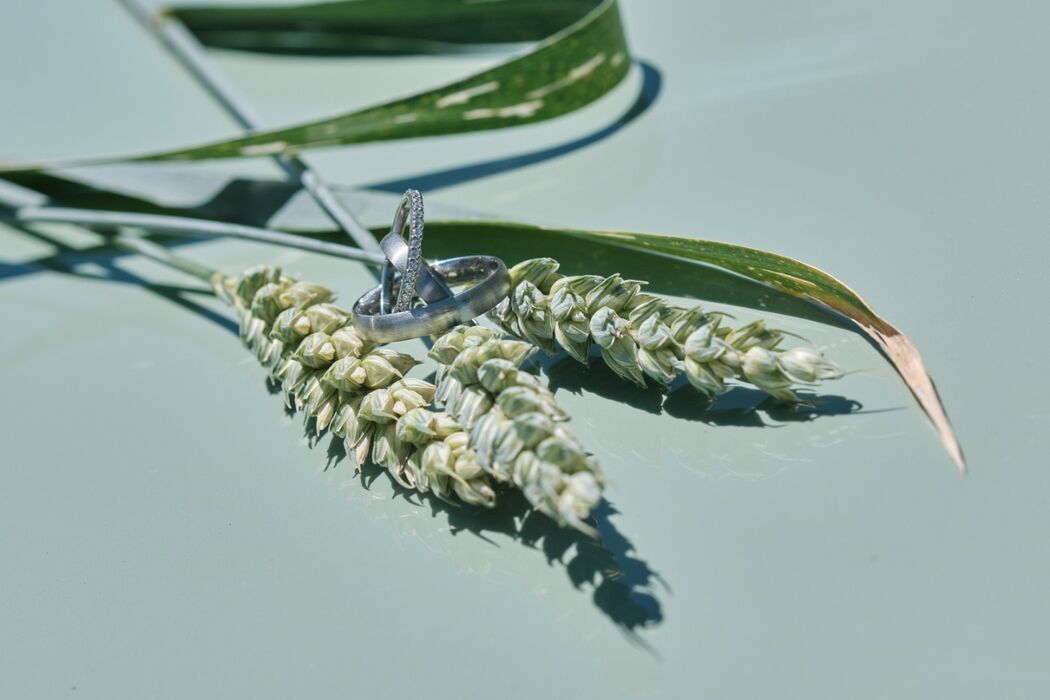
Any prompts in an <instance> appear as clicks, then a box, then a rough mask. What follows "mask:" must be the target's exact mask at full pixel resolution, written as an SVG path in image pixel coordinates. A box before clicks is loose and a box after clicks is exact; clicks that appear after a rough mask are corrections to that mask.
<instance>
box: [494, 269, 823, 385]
mask: <svg viewBox="0 0 1050 700" xmlns="http://www.w3.org/2000/svg"><path fill="white" fill-rule="evenodd" d="M558 268H559V264H558V262H557V261H556V260H552V259H551V258H534V259H531V260H525V261H523V262H521V263H518V264H517V265H515V266H513V267H512V268H510V278H511V293H510V295H509V296H508V297H507V299H505V300H504V301H503V302H502V303H500V304H499V305H498V306H497V307H496V308H495V309H493V310H492V311H491V312H490V313H489V317H490V318H491V319H492V320H493V321H494V322H496V323H498V324H499V325H500V326H501V327H502V328H504V329H506V330H507V331H509V332H510V333H513V334H514V335H517V336H518V337H520V338H524V339H526V340H528V341H530V342H532V343H535V344H536V345H538V346H539V347H541V348H543V349H545V350H546V351H548V352H554V351H556V350H557V349H558V348H561V349H563V350H565V352H567V353H568V354H569V355H571V356H572V357H574V358H575V359H577V360H579V361H580V362H583V363H586V362H587V354H588V352H589V350H590V348H591V346H592V345H594V346H597V347H598V348H599V349H600V351H601V356H602V359H603V360H604V362H605V364H607V365H608V366H609V368H610V369H612V370H613V371H614V372H616V374H618V375H620V376H621V377H623V378H624V379H626V380H628V381H630V382H633V383H635V384H637V385H639V386H642V387H644V386H645V380H646V379H647V378H648V379H649V380H651V381H653V382H655V383H656V384H658V385H660V386H663V387H667V386H670V384H671V383H672V382H673V381H674V380H675V378H676V377H677V376H678V374H679V372H681V373H682V374H684V375H685V378H686V379H687V380H688V381H689V383H690V384H691V385H692V386H694V387H696V388H697V389H698V390H700V391H701V392H703V393H704V394H708V395H714V394H720V393H723V392H725V391H726V390H727V389H728V388H729V385H728V384H727V380H736V381H740V382H745V383H748V384H752V385H754V386H756V387H758V388H759V389H761V390H762V391H765V392H766V393H767V394H770V395H771V396H773V397H775V398H777V399H780V400H782V401H788V402H796V401H798V397H797V396H796V395H795V393H794V389H796V388H797V387H798V385H806V384H814V383H816V382H818V381H822V380H826V379H838V378H839V377H841V376H842V370H841V369H839V367H838V366H836V365H835V364H834V363H832V362H830V361H828V360H827V359H825V357H824V356H823V354H822V353H820V352H819V351H817V350H815V349H813V348H809V347H796V348H791V349H789V350H784V349H781V348H780V344H781V343H782V342H783V340H784V338H785V334H784V333H783V332H781V331H777V330H774V329H770V328H767V327H766V324H765V322H764V321H755V322H753V323H749V324H747V325H745V326H741V327H738V328H733V327H731V326H729V325H728V324H726V323H725V321H724V319H725V315H724V314H719V313H715V312H709V311H707V310H705V309H704V308H703V307H702V306H695V307H693V308H690V309H686V308H682V307H677V306H673V305H671V304H669V303H668V302H667V301H666V300H665V299H662V298H660V297H658V296H655V295H652V294H647V293H645V292H642V291H641V290H642V286H643V285H644V284H645V283H644V282H639V281H635V280H625V279H623V278H622V277H621V276H620V275H610V276H608V277H601V276H598V275H577V276H566V275H562V274H560V273H559V272H558Z"/></svg>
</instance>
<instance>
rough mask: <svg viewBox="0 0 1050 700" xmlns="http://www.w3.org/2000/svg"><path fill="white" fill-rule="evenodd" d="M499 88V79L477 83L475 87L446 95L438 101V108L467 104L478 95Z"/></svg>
mask: <svg viewBox="0 0 1050 700" xmlns="http://www.w3.org/2000/svg"><path fill="white" fill-rule="evenodd" d="M498 89H499V81H498V80H492V81H490V82H487V83H482V84H481V85H475V86H474V87H471V88H467V89H465V90H460V91H459V92H453V93H450V94H448V95H445V96H444V97H442V98H441V99H440V100H438V101H437V108H438V109H444V108H445V107H451V106H453V105H461V104H466V103H467V102H469V101H470V100H472V99H473V98H475V97H477V96H478V95H484V94H487V93H490V92H493V91H494V90H498Z"/></svg>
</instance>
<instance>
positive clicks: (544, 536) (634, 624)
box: [267, 380, 670, 648]
mask: <svg viewBox="0 0 1050 700" xmlns="http://www.w3.org/2000/svg"><path fill="white" fill-rule="evenodd" d="M267 390H268V391H270V393H271V394H282V393H283V392H282V391H281V389H280V386H279V385H277V384H276V383H275V382H273V381H272V380H268V381H267ZM285 410H286V412H288V408H287V404H286V409H285ZM291 415H295V412H294V410H292V411H291ZM303 431H304V434H305V436H306V438H307V442H308V444H309V445H310V447H311V448H319V447H320V446H321V444H322V442H323V441H324V439H325V437H326V435H321V436H319V435H318V434H317V432H316V430H315V423H314V420H313V419H312V418H311V419H307V420H305V421H304V423H303ZM325 449H326V454H325V460H326V462H325V467H324V470H325V471H328V470H330V469H334V468H337V467H338V466H340V465H342V466H346V467H350V462H349V461H344V460H346V457H347V455H346V450H345V448H344V446H343V441H342V440H341V439H339V438H338V437H336V436H331V438H330V439H329V440H328V444H327V447H326V448H325ZM358 471H359V477H360V481H361V486H362V488H364V489H365V490H370V489H371V487H372V485H373V484H374V482H375V481H376V479H379V478H382V477H384V476H386V477H387V478H388V480H389V483H390V485H391V487H392V488H393V490H394V492H395V494H396V496H397V497H401V498H403V499H404V500H406V501H407V502H409V503H411V504H412V505H413V506H414V507H422V508H428V509H429V510H430V513H431V516H432V517H435V518H443V519H444V520H445V522H446V523H447V524H448V528H449V531H450V533H451V534H452V535H453V536H456V535H458V534H461V533H468V534H470V535H471V536H474V537H477V538H479V539H481V540H483V541H485V542H488V543H489V544H491V545H493V546H499V544H498V538H507V539H510V540H512V541H514V542H517V543H518V544H520V545H522V546H525V547H528V548H529V549H533V550H536V551H537V552H539V553H541V554H542V555H543V557H544V558H545V559H546V560H547V564H548V565H549V566H553V567H560V568H563V569H564V570H565V573H566V576H567V577H568V579H569V583H570V584H571V585H572V587H573V588H575V589H576V590H578V591H581V592H585V593H589V595H590V596H591V601H592V602H593V604H594V606H595V607H596V608H597V609H598V610H599V611H601V612H602V613H603V614H604V615H605V616H606V617H607V618H609V620H610V621H612V622H613V624H615V625H616V626H617V627H618V628H619V629H620V630H622V631H623V632H624V633H625V635H627V637H628V638H629V639H630V640H631V641H632V642H633V643H637V644H639V645H641V646H645V647H647V648H648V645H647V644H646V643H645V642H644V640H642V639H641V637H639V635H638V632H639V631H640V630H643V629H646V628H651V627H655V626H657V625H659V624H660V623H661V622H662V621H663V608H662V606H661V604H660V599H659V595H660V594H662V593H669V592H670V587H669V586H668V585H667V584H666V582H665V581H664V580H663V579H662V578H661V577H660V575H659V574H658V573H656V572H655V571H654V570H653V569H652V568H651V567H650V566H649V565H648V563H646V562H645V560H643V559H642V558H641V557H639V556H638V554H637V552H636V550H635V547H634V545H633V543H632V542H631V541H630V540H629V539H628V538H627V537H626V536H625V535H624V534H623V533H622V532H620V531H619V530H618V529H617V528H616V526H615V525H614V524H613V522H612V520H611V518H612V516H614V515H616V514H617V511H616V509H615V508H614V507H613V505H612V504H611V503H609V502H608V501H606V500H602V502H601V503H600V504H599V505H598V506H597V507H596V508H595V509H594V510H593V511H592V512H591V517H590V524H591V525H592V526H593V527H594V528H595V529H596V530H597V531H598V533H599V536H598V539H592V538H590V537H588V536H587V535H584V534H583V533H581V532H578V531H577V530H574V529H572V528H567V527H562V526H560V525H558V524H557V523H555V522H554V521H553V520H551V519H550V518H549V517H547V516H546V515H544V514H542V513H540V512H538V511H536V510H535V509H533V507H532V506H531V505H530V504H529V503H528V501H526V500H525V497H524V496H523V495H522V493H521V491H519V490H517V489H512V488H507V489H503V490H501V491H500V493H499V498H498V500H497V505H496V506H495V507H494V508H480V507H476V506H470V505H466V504H459V503H457V504H453V503H449V502H447V501H443V500H441V499H439V498H436V497H434V496H432V495H430V494H421V493H419V492H418V491H414V490H411V489H406V488H404V487H403V486H401V485H400V484H398V483H397V482H396V481H394V480H393V479H392V478H389V475H388V474H387V471H386V470H385V469H383V468H381V467H378V466H376V465H375V464H374V463H372V462H371V460H370V461H369V462H368V463H367V464H365V465H364V466H363V467H361V468H360V469H359V470H358Z"/></svg>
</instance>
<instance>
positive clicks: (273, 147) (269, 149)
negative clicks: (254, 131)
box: [241, 141, 288, 156]
mask: <svg viewBox="0 0 1050 700" xmlns="http://www.w3.org/2000/svg"><path fill="white" fill-rule="evenodd" d="M286 148H288V143H287V142H286V141H271V142H270V143H257V144H253V145H251V146H244V147H243V148H241V155H242V156H268V155H273V154H274V153H281V152H283V151H284V149H286Z"/></svg>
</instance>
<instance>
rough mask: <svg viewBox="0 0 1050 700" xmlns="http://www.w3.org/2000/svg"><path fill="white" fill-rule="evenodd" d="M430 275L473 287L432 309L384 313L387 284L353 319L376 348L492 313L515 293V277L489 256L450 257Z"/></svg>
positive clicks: (370, 295)
mask: <svg viewBox="0 0 1050 700" xmlns="http://www.w3.org/2000/svg"><path fill="white" fill-rule="evenodd" d="M398 235H399V237H400V234H398ZM388 267H393V265H390V266H388ZM430 270H431V271H432V273H433V276H435V277H437V278H439V279H443V280H444V282H445V284H446V286H448V287H454V286H460V285H473V286H471V287H470V288H469V289H467V290H466V291H463V292H460V293H459V294H456V295H454V296H449V297H445V298H444V299H440V300H437V301H434V302H433V303H430V304H428V305H427V306H421V307H417V308H414V309H413V308H409V309H406V310H403V311H394V312H393V313H384V312H383V308H382V301H383V298H384V296H385V293H384V286H385V285H384V284H379V285H377V286H376V287H374V288H372V289H371V290H369V291H368V292H366V293H365V294H364V295H363V296H362V297H361V298H360V299H358V300H357V302H356V303H355V304H354V308H353V310H352V318H353V323H354V328H355V329H356V330H357V331H358V333H360V334H361V336H362V337H364V338H365V339H366V340H368V341H369V342H372V343H394V342H397V341H399V340H410V339H412V338H421V337H423V336H427V335H437V334H440V333H444V332H445V331H447V330H448V329H450V328H452V327H454V326H457V325H459V324H461V323H467V322H469V321H471V320H472V319H475V318H477V317H478V316H481V315H483V314H485V313H487V312H488V311H490V310H491V309H492V308H493V307H494V306H496V305H497V304H498V303H500V302H501V301H502V300H503V299H504V298H505V297H506V296H507V294H508V293H509V292H510V274H509V273H508V272H507V266H506V265H504V264H503V261H502V260H500V259H499V258H494V257H491V256H488V255H470V256H466V257H462V258H451V259H449V260H441V261H440V262H436V263H434V264H433V265H432V266H430ZM401 286H402V289H399V290H398V297H400V295H401V292H402V291H403V284H402V285H401ZM392 291H393V290H387V292H392Z"/></svg>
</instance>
